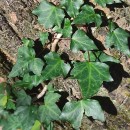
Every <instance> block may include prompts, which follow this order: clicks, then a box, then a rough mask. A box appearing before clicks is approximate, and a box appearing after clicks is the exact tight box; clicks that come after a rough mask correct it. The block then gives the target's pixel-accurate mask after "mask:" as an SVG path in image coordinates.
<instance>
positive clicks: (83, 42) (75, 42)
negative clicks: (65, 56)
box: [70, 30, 97, 52]
mask: <svg viewBox="0 0 130 130" xmlns="http://www.w3.org/2000/svg"><path fill="white" fill-rule="evenodd" d="M70 48H71V50H72V51H73V52H77V51H80V50H82V51H87V50H95V49H97V47H96V45H95V44H94V42H93V41H92V40H91V39H90V38H89V37H88V36H87V35H86V34H85V32H84V31H82V30H77V31H76V32H75V33H74V35H73V36H72V40H71V43H70Z"/></svg>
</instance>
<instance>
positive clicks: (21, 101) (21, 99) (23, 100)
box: [16, 90, 31, 106]
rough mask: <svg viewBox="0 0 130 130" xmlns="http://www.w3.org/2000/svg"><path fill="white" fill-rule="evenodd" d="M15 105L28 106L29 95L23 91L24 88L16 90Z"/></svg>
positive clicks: (29, 103)
mask: <svg viewBox="0 0 130 130" xmlns="http://www.w3.org/2000/svg"><path fill="white" fill-rule="evenodd" d="M16 96H17V100H16V103H17V106H29V105H31V97H30V96H29V95H27V94H26V93H25V91H24V90H21V91H18V92H17V94H16Z"/></svg>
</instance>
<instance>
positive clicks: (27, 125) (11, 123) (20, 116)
mask: <svg viewBox="0 0 130 130" xmlns="http://www.w3.org/2000/svg"><path fill="white" fill-rule="evenodd" d="M36 112H37V108H36V107H33V106H29V107H27V106H21V107H18V108H17V110H16V111H15V113H14V114H12V115H10V116H9V117H8V118H7V119H6V122H5V123H4V124H3V129H4V130H18V129H19V130H30V129H31V128H32V126H33V124H34V122H35V120H36V117H37V115H36V114H37V113H36Z"/></svg>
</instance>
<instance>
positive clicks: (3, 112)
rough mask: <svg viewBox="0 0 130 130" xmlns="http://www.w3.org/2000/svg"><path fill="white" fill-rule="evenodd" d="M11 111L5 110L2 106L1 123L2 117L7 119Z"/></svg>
mask: <svg viewBox="0 0 130 130" xmlns="http://www.w3.org/2000/svg"><path fill="white" fill-rule="evenodd" d="M8 115H9V113H8V112H7V111H6V110H4V108H2V107H0V123H1V120H2V119H7V118H8Z"/></svg>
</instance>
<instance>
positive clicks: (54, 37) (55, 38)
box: [54, 37, 71, 40]
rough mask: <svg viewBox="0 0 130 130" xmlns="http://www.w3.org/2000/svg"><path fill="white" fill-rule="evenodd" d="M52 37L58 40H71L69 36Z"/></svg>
mask: <svg viewBox="0 0 130 130" xmlns="http://www.w3.org/2000/svg"><path fill="white" fill-rule="evenodd" d="M54 39H59V40H71V38H57V37H54Z"/></svg>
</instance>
